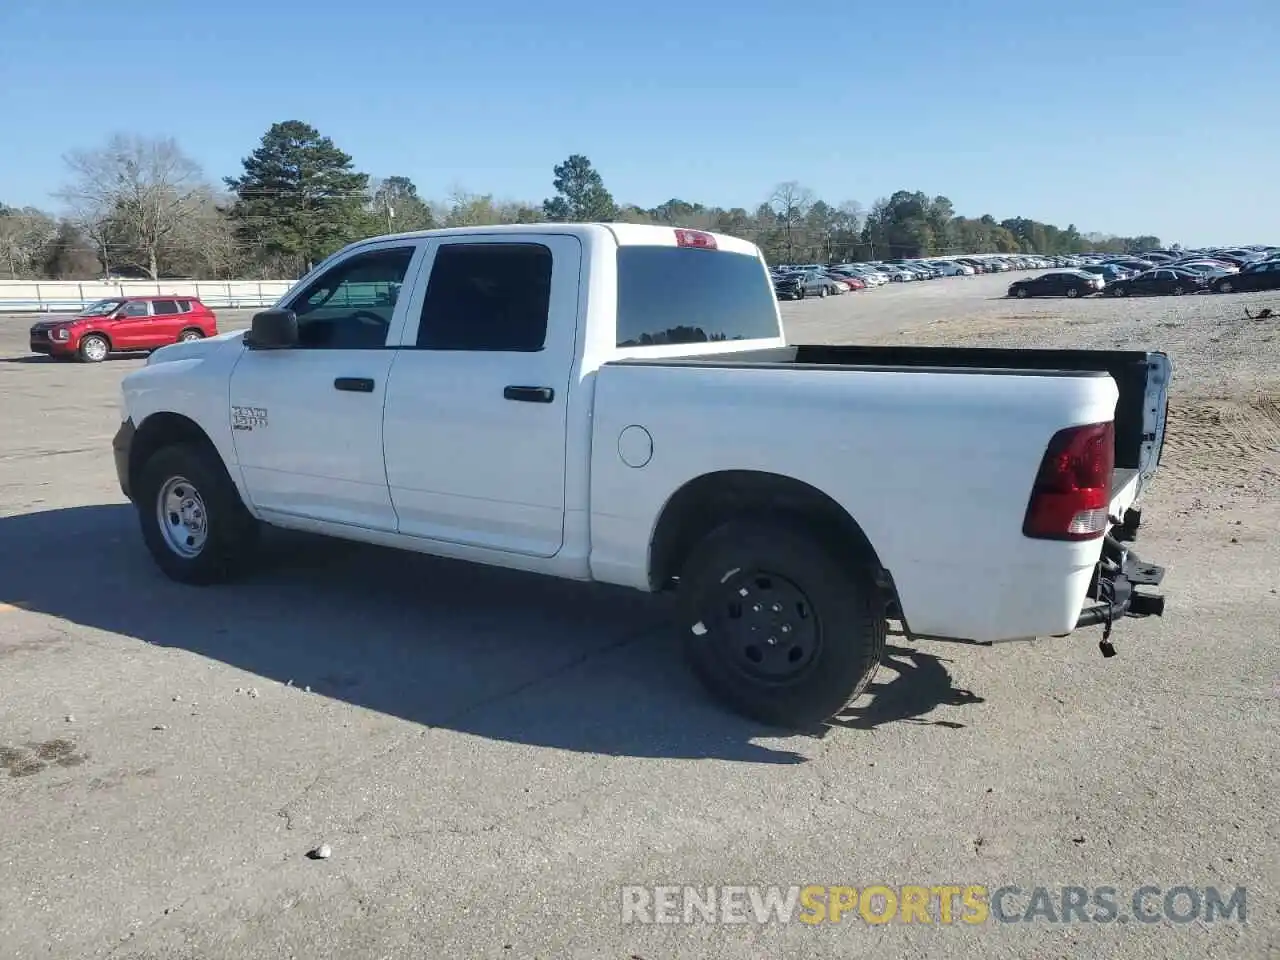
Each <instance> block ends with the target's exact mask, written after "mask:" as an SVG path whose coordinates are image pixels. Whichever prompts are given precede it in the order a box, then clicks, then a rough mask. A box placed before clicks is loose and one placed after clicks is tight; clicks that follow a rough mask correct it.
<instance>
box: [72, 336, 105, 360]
mask: <svg viewBox="0 0 1280 960" xmlns="http://www.w3.org/2000/svg"><path fill="white" fill-rule="evenodd" d="M77 352H78V354H79V356H80V360H81V362H82V363H101V362H102V361H103V360H105V359H107V354H108V353H110V352H111V345H110V344H108V343H107V338H106V337H102V336H99V335H98V334H96V333H91V334H89V335H88V336H87V337H83V338H81V340H80V349H79V350H78V351H77Z"/></svg>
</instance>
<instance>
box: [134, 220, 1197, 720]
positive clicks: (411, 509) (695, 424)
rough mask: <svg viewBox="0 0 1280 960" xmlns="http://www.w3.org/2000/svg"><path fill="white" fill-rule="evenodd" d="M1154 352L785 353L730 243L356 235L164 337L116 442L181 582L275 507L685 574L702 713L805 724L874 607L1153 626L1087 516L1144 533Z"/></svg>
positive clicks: (533, 565) (354, 535) (205, 570)
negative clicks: (259, 299) (248, 307)
mask: <svg viewBox="0 0 1280 960" xmlns="http://www.w3.org/2000/svg"><path fill="white" fill-rule="evenodd" d="M673 234H674V237H673ZM374 280H377V281H382V282H397V283H399V282H403V283H404V285H405V289H404V291H403V293H402V295H401V296H400V297H398V298H397V300H396V303H395V304H394V306H392V307H386V308H381V309H379V310H372V309H367V308H360V309H352V308H351V307H349V306H346V292H347V291H349V290H350V289H351V288H352V287H353V286H355V285H357V284H359V285H363V284H367V283H369V282H371V281H374ZM588 289H589V290H590V292H591V295H590V296H588ZM606 291H607V293H606V294H605V295H603V296H602V295H601V294H602V292H606ZM338 344H340V345H341V346H335V345H338ZM319 345H322V346H323V348H322V349H316V346H319ZM863 368H865V369H863ZM886 369H889V370H892V371H894V372H893V373H892V375H888V376H886V374H885V370H886ZM1171 369H1172V367H1171V364H1170V363H1169V360H1168V358H1167V357H1166V356H1165V355H1164V354H1162V353H1154V352H1146V351H1107V350H1026V351H1020V350H1007V349H974V348H921V347H915V348H912V347H903V346H899V345H894V346H887V347H858V346H831V345H813V346H808V345H794V344H788V343H787V340H786V338H785V336H784V333H783V328H782V324H781V318H780V316H779V312H778V306H777V302H776V300H775V298H774V296H773V291H772V289H771V288H770V283H769V280H768V274H767V273H766V268H765V264H764V259H763V257H762V256H761V254H760V251H759V250H758V248H756V247H755V246H754V245H753V244H751V243H749V242H747V241H745V240H740V239H738V238H735V237H730V236H726V235H723V234H713V233H704V232H702V231H695V230H686V229H677V230H674V231H673V230H672V229H671V228H663V227H657V226H640V225H635V224H626V225H625V226H622V225H610V226H603V225H599V224H565V223H557V224H554V225H549V224H548V225H542V224H522V225H508V226H484V227H476V228H470V229H462V230H453V231H448V232H444V231H424V232H420V233H410V234H401V235H399V236H391V237H373V238H370V239H367V240H362V241H359V242H357V243H354V244H352V245H350V246H348V247H346V248H344V249H342V250H340V251H339V252H337V253H336V254H334V255H333V256H331V257H329V258H328V259H326V260H325V261H323V262H322V263H320V264H319V265H318V266H317V267H316V268H315V269H314V270H312V271H310V272H309V273H308V274H307V275H306V276H305V277H303V278H302V280H300V281H299V282H298V284H297V285H296V286H294V287H293V288H292V289H291V290H290V291H289V293H287V294H286V295H285V297H284V298H283V299H282V301H281V302H280V306H279V308H277V309H272V310H266V311H263V312H261V313H259V314H257V315H256V316H255V317H254V318H253V321H252V326H251V327H250V329H249V330H248V331H247V332H246V333H237V334H230V335H227V336H224V337H219V338H217V339H213V340H206V341H201V342H198V343H184V344H179V345H177V346H173V347H167V348H165V349H164V350H160V351H158V352H157V353H156V354H154V355H153V356H152V357H151V358H150V361H149V362H148V364H147V365H146V366H145V367H143V368H141V369H139V370H135V371H133V372H131V373H130V374H128V375H127V376H126V377H124V378H123V381H122V385H121V406H122V411H121V422H120V426H119V429H118V430H117V432H116V434H115V438H114V440H113V443H112V447H113V452H114V459H115V465H116V474H117V477H118V481H119V484H120V489H121V491H122V492H123V493H124V495H125V496H126V497H127V498H129V499H130V500H131V501H132V502H133V504H134V505H135V507H136V511H137V518H138V522H139V525H140V532H141V540H142V542H143V544H145V546H146V549H147V550H148V551H149V552H150V554H151V556H152V558H153V559H154V561H155V563H156V565H157V566H158V567H159V569H160V570H161V571H163V573H164V574H165V575H167V576H168V577H169V578H171V579H172V580H174V581H177V582H180V583H185V584H212V583H216V582H219V581H224V580H227V579H229V578H232V577H234V576H236V575H237V574H243V573H245V572H246V571H247V569H248V566H249V565H250V564H251V563H252V554H253V548H254V544H255V541H256V536H257V534H258V531H259V530H260V528H261V527H262V526H263V525H272V526H279V527H287V528H291V529H297V530H307V531H310V532H311V533H314V534H327V535H331V536H335V537H340V538H346V539H350V540H356V541H361V542H366V543H375V544H381V545H382V546H384V547H389V548H393V549H401V550H406V551H412V552H418V553H426V554H432V555H437V556H446V557H451V558H454V559H457V560H468V561H478V562H484V563H488V564H492V565H498V566H505V567H509V568H515V569H519V570H523V571H526V572H531V573H540V574H543V575H548V576H553V577H559V578H565V579H573V580H579V581H593V580H594V581H601V582H605V583H610V584H614V585H618V586H621V587H627V588H632V589H635V590H639V591H643V592H658V591H667V590H672V591H675V592H676V593H677V597H678V601H677V609H676V611H675V612H674V615H673V624H674V626H675V629H676V633H677V635H678V636H679V637H680V639H681V641H682V642H683V644H684V646H685V651H686V654H687V656H688V657H689V658H690V660H691V661H692V664H693V666H694V669H695V671H696V673H697V674H698V676H699V677H700V678H701V679H702V681H703V682H704V683H705V684H706V686H707V687H708V688H709V689H710V690H711V691H712V692H713V693H714V694H715V695H716V696H717V697H719V698H720V699H722V700H723V701H724V702H725V703H727V704H729V705H731V706H732V707H733V708H734V709H736V710H738V711H740V712H741V713H743V714H746V715H748V716H750V717H753V718H755V719H756V720H758V721H763V722H767V723H770V724H774V725H780V726H785V727H789V728H797V727H798V728H801V729H812V727H813V724H816V723H820V722H822V721H823V720H826V719H827V718H829V717H831V716H832V715H834V714H837V713H838V712H840V711H841V710H842V709H843V708H844V706H845V705H846V704H847V703H848V702H849V701H851V700H852V699H853V698H856V697H858V696H860V695H861V694H862V693H863V692H864V691H865V690H866V689H867V686H868V684H869V683H870V682H871V679H872V676H873V674H874V672H875V669H876V667H877V665H878V664H879V663H880V662H881V660H882V658H883V657H884V654H885V644H886V631H887V625H888V621H889V620H890V619H892V620H893V621H894V622H895V623H900V624H901V629H902V630H903V632H905V633H906V634H908V636H909V637H910V638H911V639H913V640H923V639H925V638H952V639H956V640H962V641H965V640H967V641H970V642H976V643H980V644H990V643H994V642H995V641H1000V640H1006V639H1020V638H1029V637H1037V636H1041V637H1049V636H1058V635H1062V634H1068V633H1070V632H1072V631H1074V630H1075V629H1076V628H1077V627H1082V626H1086V625H1097V624H1102V623H1104V622H1105V624H1106V625H1107V628H1108V635H1110V632H1111V627H1112V624H1113V622H1114V624H1115V626H1116V627H1117V628H1119V626H1120V624H1122V623H1123V622H1124V617H1125V616H1126V615H1128V616H1135V617H1136V616H1147V615H1159V614H1160V613H1162V612H1163V599H1162V598H1161V597H1159V596H1158V595H1153V594H1149V593H1144V592H1143V589H1142V586H1141V585H1144V584H1146V585H1154V584H1158V583H1159V581H1160V579H1161V574H1162V572H1163V571H1161V570H1160V568H1159V567H1154V566H1151V565H1147V564H1141V563H1139V562H1138V558H1137V556H1136V555H1135V553H1134V551H1132V550H1131V549H1129V546H1128V545H1127V544H1126V545H1125V546H1121V545H1120V543H1119V542H1118V541H1117V539H1115V538H1110V539H1108V537H1107V534H1108V532H1109V531H1111V530H1112V529H1113V528H1114V529H1115V530H1116V531H1117V532H1118V533H1119V536H1120V538H1121V539H1123V540H1125V541H1128V540H1130V539H1132V538H1133V537H1134V536H1136V535H1137V530H1138V526H1139V524H1140V521H1141V515H1140V513H1139V512H1138V511H1137V510H1136V509H1134V506H1135V504H1136V503H1138V502H1139V500H1140V497H1141V494H1142V492H1143V491H1144V490H1145V489H1147V485H1148V483H1149V482H1150V480H1151V479H1152V477H1153V476H1154V475H1155V474H1156V472H1157V468H1158V464H1159V460H1160V454H1161V448H1162V446H1163V442H1164V418H1163V411H1164V410H1165V404H1166V396H1167V385H1168V382H1169V377H1170V373H1171ZM1041 371H1053V372H1054V374H1055V375H1054V376H1041V375H1039V373H1040V372H1041ZM859 410H861V411H873V412H874V416H851V415H850V411H859ZM761 437H767V438H768V442H765V443H762V442H761ZM832 437H839V442H838V443H834V444H833V443H831V442H830V438H832ZM872 452H874V459H873V460H872V459H871V458H870V454H871V453H872ZM512 463H516V464H519V469H518V470H511V469H505V468H504V466H505V465H509V464H512ZM961 464H962V469H963V477H962V478H959V477H957V468H958V465H961ZM1112 517H1115V518H1117V521H1116V522H1113V520H1112V519H1111V518H1112ZM1135 584H1137V585H1139V586H1138V587H1137V588H1136V589H1135V588H1134V585H1135ZM174 602H175V603H178V604H180V603H181V600H180V599H175V601H174ZM277 602H279V603H287V602H289V597H288V596H286V595H285V594H284V593H282V594H281V595H280V596H278V597H277ZM452 602H456V603H465V602H466V598H463V597H455V598H453V601H452ZM401 613H402V616H401V617H400V623H399V626H398V629H405V627H406V624H408V623H409V622H410V621H411V620H412V618H413V616H414V612H413V611H412V610H411V609H409V607H406V608H405V609H403V610H402V611H401ZM426 627H427V625H426V624H425V623H424V625H423V628H424V629H426ZM1109 643H1110V641H1109V640H1104V646H1103V652H1104V653H1106V652H1108V649H1109ZM653 649H654V650H655V651H658V650H660V647H654V648H653ZM997 649H999V648H998V647H997ZM1112 652H1113V651H1112Z"/></svg>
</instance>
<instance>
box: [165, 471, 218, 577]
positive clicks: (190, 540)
mask: <svg viewBox="0 0 1280 960" xmlns="http://www.w3.org/2000/svg"><path fill="white" fill-rule="evenodd" d="M156 520H157V521H159V524H160V533H161V535H162V536H163V537H164V542H165V546H167V547H168V548H169V549H170V550H172V551H173V552H174V553H175V554H177V555H178V556H180V557H185V558H188V559H189V558H191V557H195V556H198V555H199V553H200V551H201V550H203V549H204V545H205V543H206V542H207V541H208V539H209V516H208V513H207V511H206V510H205V506H204V498H203V497H201V496H200V491H199V490H197V489H196V488H195V485H194V484H192V483H191V481H190V480H188V479H187V478H186V477H170V478H169V479H168V480H166V481H165V483H164V485H163V486H162V487H161V488H160V492H159V493H158V494H157V495H156Z"/></svg>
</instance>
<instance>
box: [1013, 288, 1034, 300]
mask: <svg viewBox="0 0 1280 960" xmlns="http://www.w3.org/2000/svg"><path fill="white" fill-rule="evenodd" d="M1013 295H1014V296H1015V297H1017V298H1018V299H1019V300H1025V299H1027V297H1029V296H1031V294H1030V293H1028V292H1027V288H1026V287H1019V288H1018V289H1017V290H1015V291H1013Z"/></svg>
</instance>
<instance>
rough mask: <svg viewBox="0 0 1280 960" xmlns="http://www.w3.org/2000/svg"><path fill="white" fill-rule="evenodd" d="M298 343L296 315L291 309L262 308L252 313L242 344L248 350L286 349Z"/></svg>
mask: <svg viewBox="0 0 1280 960" xmlns="http://www.w3.org/2000/svg"><path fill="white" fill-rule="evenodd" d="M297 343H298V315H297V314H296V313H294V312H293V311H292V310H263V311H262V312H261V313H255V314H254V315H253V323H252V324H251V325H250V327H249V332H248V333H247V334H246V335H245V338H244V345H245V346H246V347H248V348H249V349H250V350H287V349H288V348H289V347H292V346H295V345H296V344H297Z"/></svg>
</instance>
